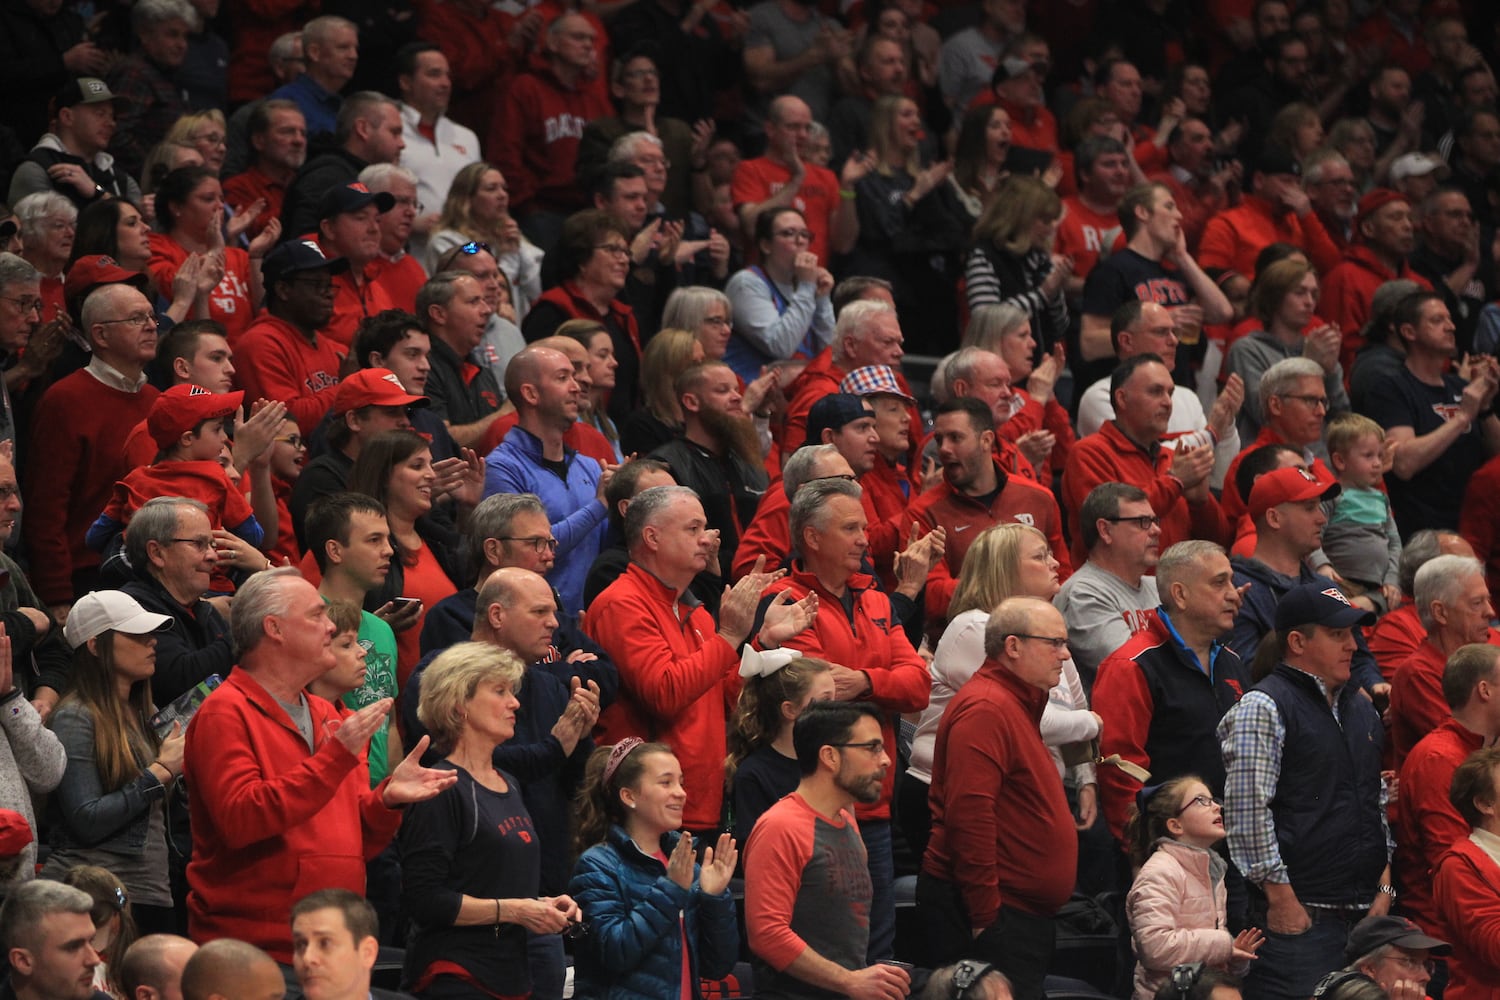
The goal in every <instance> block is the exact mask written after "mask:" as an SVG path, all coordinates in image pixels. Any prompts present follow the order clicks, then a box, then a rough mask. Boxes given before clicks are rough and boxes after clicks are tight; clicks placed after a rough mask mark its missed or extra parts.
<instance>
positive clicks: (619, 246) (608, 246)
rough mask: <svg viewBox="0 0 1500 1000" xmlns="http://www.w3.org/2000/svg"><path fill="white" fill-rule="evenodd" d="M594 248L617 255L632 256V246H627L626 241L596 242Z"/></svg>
mask: <svg viewBox="0 0 1500 1000" xmlns="http://www.w3.org/2000/svg"><path fill="white" fill-rule="evenodd" d="M594 249H595V250H603V251H604V252H605V253H607V254H612V255H614V256H616V257H629V256H630V247H628V246H626V245H625V244H624V243H596V244H594Z"/></svg>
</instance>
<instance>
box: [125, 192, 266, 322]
mask: <svg viewBox="0 0 1500 1000" xmlns="http://www.w3.org/2000/svg"><path fill="white" fill-rule="evenodd" d="M267 218H269V216H267ZM147 239H149V240H150V242H151V262H150V263H149V264H147V265H146V270H147V271H148V272H150V274H151V280H152V281H153V282H155V283H156V290H157V291H158V292H160V293H161V296H162V298H164V299H166V300H167V301H168V302H170V301H171V300H172V280H173V279H174V278H176V277H177V271H178V269H179V268H181V267H182V265H183V263H184V262H185V261H186V260H187V259H188V252H187V250H186V249H184V248H183V247H182V245H181V244H179V243H178V242H177V241H176V240H174V239H172V237H170V236H167V235H165V234H162V233H150V234H148V236H147ZM208 318H209V319H213V320H218V321H219V322H220V323H223V324H224V331H225V335H226V337H227V339H228V340H229V346H230V347H238V345H239V342H240V337H242V336H243V335H244V333H245V330H246V329H248V328H249V326H250V323H251V321H252V320H253V319H254V318H255V303H254V302H252V301H251V298H250V255H249V254H248V253H246V252H245V251H244V250H241V249H240V248H239V247H225V248H224V278H223V280H222V281H220V282H219V283H218V284H217V285H215V286H214V290H213V291H211V292H209V293H208Z"/></svg>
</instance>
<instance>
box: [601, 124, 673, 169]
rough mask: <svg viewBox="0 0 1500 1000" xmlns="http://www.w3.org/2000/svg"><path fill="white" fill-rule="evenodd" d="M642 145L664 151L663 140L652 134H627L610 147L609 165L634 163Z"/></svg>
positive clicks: (607, 160)
mask: <svg viewBox="0 0 1500 1000" xmlns="http://www.w3.org/2000/svg"><path fill="white" fill-rule="evenodd" d="M642 143H645V144H647V145H650V146H655V147H656V148H657V149H658V150H660V149H662V148H663V147H662V144H661V140H660V139H658V138H657V137H656V136H654V135H652V134H651V133H650V132H626V133H625V134H624V135H622V136H620V138H618V139H616V140H615V141H614V142H613V143H611V144H610V147H609V156H608V158H607V159H606V162H608V163H634V162H635V158H636V153H637V151H638V150H639V149H640V146H641V144H642Z"/></svg>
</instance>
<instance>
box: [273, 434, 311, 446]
mask: <svg viewBox="0 0 1500 1000" xmlns="http://www.w3.org/2000/svg"><path fill="white" fill-rule="evenodd" d="M276 440H277V442H278V443H280V444H289V445H291V446H292V447H293V448H299V449H300V448H306V447H307V442H306V441H305V440H303V437H302V435H301V434H288V435H286V436H285V437H279V438H277V439H276Z"/></svg>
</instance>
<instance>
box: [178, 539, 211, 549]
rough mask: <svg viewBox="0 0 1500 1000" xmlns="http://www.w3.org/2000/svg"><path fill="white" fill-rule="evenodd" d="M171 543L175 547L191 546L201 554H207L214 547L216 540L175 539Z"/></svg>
mask: <svg viewBox="0 0 1500 1000" xmlns="http://www.w3.org/2000/svg"><path fill="white" fill-rule="evenodd" d="M171 541H172V544H173V545H191V546H192V547H193V548H195V549H197V550H198V551H199V552H207V551H208V550H209V549H211V548H213V547H214V540H213V539H212V538H209V537H199V538H173V539H172V540H171Z"/></svg>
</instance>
